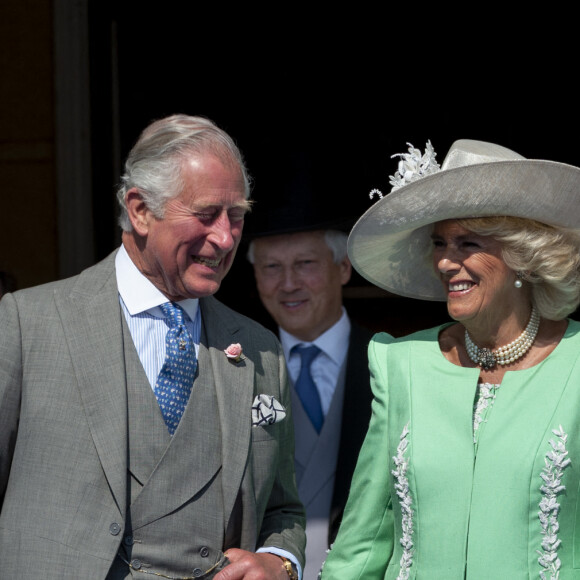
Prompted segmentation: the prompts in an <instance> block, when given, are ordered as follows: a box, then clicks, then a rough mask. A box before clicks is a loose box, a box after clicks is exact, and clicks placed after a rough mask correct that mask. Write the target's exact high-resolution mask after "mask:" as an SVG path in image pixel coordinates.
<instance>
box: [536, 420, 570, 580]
mask: <svg viewBox="0 0 580 580" xmlns="http://www.w3.org/2000/svg"><path fill="white" fill-rule="evenodd" d="M552 433H553V434H554V435H555V436H556V437H557V438H558V441H554V440H553V439H550V446H551V448H552V449H551V451H548V453H546V457H545V459H544V462H545V466H544V469H543V470H542V473H541V474H540V476H541V478H542V480H543V481H544V484H543V485H542V487H540V491H541V492H542V493H543V494H544V497H542V500H541V501H540V511H539V512H538V517H539V518H540V524H541V526H542V535H543V536H544V539H543V541H542V549H541V550H536V551H537V552H538V554H540V557H539V558H538V562H539V563H540V566H542V567H543V568H544V570H541V571H540V578H541V579H542V580H557V579H558V578H559V576H560V566H561V562H560V559H559V558H558V548H559V546H560V544H561V540H559V539H558V529H559V525H558V511H559V509H560V504H559V503H558V501H557V499H556V496H557V495H558V494H559V493H560V492H562V491H564V490H565V489H566V486H565V485H562V474H563V472H564V469H565V468H566V467H567V466H568V465H570V463H571V462H570V459H568V458H567V455H568V451H567V450H566V440H567V439H568V435H567V434H566V433H565V432H564V430H563V429H562V425H560V426H559V428H558V429H553V430H552ZM548 574H549V575H548Z"/></svg>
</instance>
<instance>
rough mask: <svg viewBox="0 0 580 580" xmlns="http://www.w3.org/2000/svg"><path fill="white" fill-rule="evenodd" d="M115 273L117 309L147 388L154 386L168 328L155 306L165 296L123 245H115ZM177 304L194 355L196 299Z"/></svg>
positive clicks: (197, 331)
mask: <svg viewBox="0 0 580 580" xmlns="http://www.w3.org/2000/svg"><path fill="white" fill-rule="evenodd" d="M115 272H116V276H117V288H118V290H119V301H120V303H121V308H122V310H123V314H124V315H125V320H126V321H127V325H128V326H129V331H130V333H131V337H132V339H133V343H134V344H135V348H136V349H137V354H138V355H139V360H140V361H141V364H142V365H143V368H144V369H145V374H146V375H147V378H148V379H149V383H150V384H151V388H153V389H154V388H155V383H156V382H157V377H158V375H159V371H161V367H162V366H163V363H164V361H165V337H166V335H167V328H168V326H167V322H166V321H165V315H164V314H163V312H162V311H161V309H160V308H159V305H160V304H164V303H165V302H168V299H167V297H166V296H165V295H163V294H162V293H161V292H160V291H159V290H158V289H157V288H156V287H155V286H154V285H153V283H152V282H150V281H149V279H147V278H146V277H145V276H144V275H143V274H142V273H141V272H140V271H139V270H138V269H137V266H135V264H134V263H133V261H132V260H131V258H130V257H129V254H127V250H125V247H124V246H121V247H120V248H119V251H118V252H117V255H116V257H115ZM177 304H179V306H181V308H183V310H184V311H185V313H186V314H187V316H186V317H184V318H185V326H186V328H187V330H188V331H189V333H190V334H191V336H192V338H193V342H194V344H195V355H196V356H198V354H199V341H200V336H201V316H200V314H199V300H198V299H197V298H188V299H186V300H180V301H179V302H177Z"/></svg>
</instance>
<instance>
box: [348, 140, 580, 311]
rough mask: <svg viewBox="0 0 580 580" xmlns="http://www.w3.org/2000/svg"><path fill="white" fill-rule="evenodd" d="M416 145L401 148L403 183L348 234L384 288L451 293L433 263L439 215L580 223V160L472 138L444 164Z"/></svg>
mask: <svg viewBox="0 0 580 580" xmlns="http://www.w3.org/2000/svg"><path fill="white" fill-rule="evenodd" d="M427 145H428V153H430V154H431V153H433V151H432V149H430V143H428V144H427ZM429 150H430V151H429ZM409 151H410V153H413V152H414V158H413V159H410V157H411V156H410V155H401V157H402V158H403V161H401V162H400V164H399V172H398V173H397V175H396V176H395V178H393V179H392V181H391V183H394V182H395V181H397V182H398V183H397V185H400V187H399V188H398V189H395V188H393V191H392V192H391V193H389V194H388V195H386V196H384V197H383V198H382V199H380V200H379V201H377V202H376V203H375V204H374V205H373V206H372V207H371V208H370V209H368V210H367V211H366V213H364V214H363V216H362V217H361V218H360V219H359V220H358V222H357V223H356V224H355V226H354V228H353V229H352V231H351V234H350V237H349V241H348V255H349V257H350V260H351V262H352V265H353V266H354V268H356V270H357V271H358V272H359V273H360V274H361V275H362V276H363V277H364V278H366V279H367V280H369V281H370V282H372V283H373V284H375V285H377V286H379V287H380V288H383V289H385V290H388V291H389V292H393V293H395V294H400V295H402V296H408V297H411V298H420V299H423V300H441V301H444V300H446V295H445V292H444V289H443V286H442V284H441V282H440V280H439V279H438V277H437V276H436V275H435V272H434V271H433V267H432V265H431V252H430V249H431V244H432V242H431V239H430V236H431V233H432V229H433V227H432V226H433V224H434V223H435V222H438V221H442V220H447V219H458V218H471V217H489V216H514V217H522V218H529V219H533V220H537V221H539V222H543V223H545V224H549V225H553V226H558V227H563V228H571V229H579V230H580V169H578V168H577V167H573V166H571V165H566V164H564V163H557V162H555V161H542V160H536V159H526V158H525V157H522V156H521V155H519V154H517V153H515V152H514V151H511V150H509V149H506V148H505V147H501V146H499V145H494V144H493V143H485V142H483V141H472V140H467V139H462V140H460V141H456V142H455V143H454V144H453V145H452V146H451V149H450V150H449V153H448V154H447V157H446V158H445V160H444V161H443V163H442V165H441V168H440V169H439V167H438V165H436V164H433V163H432V162H431V163H424V160H425V156H423V160H422V161H421V159H419V158H417V154H419V153H420V152H419V151H417V150H416V149H413V148H412V146H411V147H410V149H409ZM430 157H431V158H433V157H434V155H430ZM405 158H407V161H405ZM413 161H415V165H416V166H417V167H418V168H419V169H421V167H420V166H421V163H422V162H423V164H424V165H430V169H429V170H428V171H426V172H425V173H427V174H426V175H425V176H421V175H418V174H417V172H413V171H412V170H409V171H407V170H408V169H409V165H413ZM428 161H429V160H428ZM431 161H432V159H431ZM434 165H435V167H434ZM411 169H412V168H411ZM407 173H408V174H409V175H410V176H409V175H406V174H407ZM420 173H421V171H419V174H420ZM409 179H410V180H411V182H410V183H407V184H404V183H406V181H408V180H409Z"/></svg>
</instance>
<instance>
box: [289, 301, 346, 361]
mask: <svg viewBox="0 0 580 580" xmlns="http://www.w3.org/2000/svg"><path fill="white" fill-rule="evenodd" d="M279 333H280V342H281V343H282V350H283V351H284V357H285V358H286V360H290V351H291V350H292V348H293V347H294V346H296V345H297V344H303V345H305V346H310V345H311V344H314V345H316V346H317V347H318V348H319V349H320V350H321V351H322V352H324V354H326V355H327V356H328V357H330V358H331V359H332V360H333V361H334V362H336V364H339V365H340V364H342V361H343V360H344V357H345V356H346V353H347V352H348V339H349V336H350V320H349V318H348V315H347V314H346V310H345V309H344V306H343V308H342V316H341V317H340V318H339V320H338V322H336V323H335V324H333V325H332V326H331V327H330V328H329V329H328V330H327V331H326V332H323V333H322V334H321V335H320V336H319V337H318V338H316V339H315V340H313V341H312V342H305V341H304V340H300V339H299V338H296V337H295V336H293V335H292V334H290V333H289V332H286V331H285V330H284V329H283V328H281V327H279Z"/></svg>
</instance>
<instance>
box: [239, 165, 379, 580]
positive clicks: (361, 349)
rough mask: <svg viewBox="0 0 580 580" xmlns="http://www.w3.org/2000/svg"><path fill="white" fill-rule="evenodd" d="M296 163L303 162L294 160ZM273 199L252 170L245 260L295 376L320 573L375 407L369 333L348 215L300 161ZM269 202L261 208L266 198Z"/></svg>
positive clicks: (311, 568)
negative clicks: (336, 209)
mask: <svg viewBox="0 0 580 580" xmlns="http://www.w3.org/2000/svg"><path fill="white" fill-rule="evenodd" d="M297 167H298V168H297ZM293 169H294V171H295V172H294V174H293V175H292V176H288V175H286V178H287V179H288V181H287V182H286V184H283V183H278V190H279V191H278V192H277V195H276V197H275V199H276V200H279V199H282V200H286V203H282V204H281V205H280V204H277V203H276V202H271V201H269V200H271V199H272V198H273V197H274V196H272V197H270V198H266V197H263V198H261V197H260V195H261V194H263V195H264V196H266V195H268V193H269V192H268V191H267V190H268V189H269V188H268V187H267V180H266V179H265V180H264V183H263V184H262V183H261V182H260V175H259V174H257V175H256V185H255V190H254V194H255V197H256V209H255V210H254V211H253V213H252V215H251V217H250V218H249V223H248V225H249V227H250V234H249V235H250V237H251V240H250V245H249V249H248V259H249V261H250V262H251V263H252V264H253V267H254V274H255V279H256V283H257V288H258V293H259V296H260V299H261V301H262V303H263V305H264V307H265V308H266V310H267V311H268V312H269V314H270V315H271V316H272V318H273V319H274V321H275V322H276V324H277V326H278V331H279V336H280V340H281V343H282V347H283V350H284V355H285V357H286V361H287V364H288V370H289V375H290V378H291V382H292V385H293V389H292V413H293V420H294V427H295V434H296V453H295V466H296V478H297V483H298V493H299V495H300V499H301V500H302V502H303V503H304V505H305V508H306V518H307V525H306V536H307V545H306V568H305V571H304V578H305V580H314V579H315V578H316V577H317V574H318V572H319V570H320V566H321V564H322V562H323V561H324V558H325V555H326V550H327V548H328V547H329V545H330V544H331V543H332V541H333V540H334V537H335V536H336V533H337V531H338V527H339V524H340V521H341V517H342V512H343V509H344V505H345V503H346V500H347V497H348V491H349V487H350V481H351V478H352V473H353V471H354V467H355V465H356V460H357V457H358V452H359V449H360V446H361V445H362V442H363V439H364V436H365V434H366V429H367V426H368V422H369V418H370V413H371V399H372V395H371V391H370V383H369V371H368V365H367V345H368V343H369V340H370V338H371V334H372V333H371V332H370V331H368V330H366V329H364V328H362V327H359V326H358V325H356V324H355V323H354V322H353V321H351V320H350V319H349V317H348V314H347V312H346V310H345V308H344V306H343V300H342V288H343V286H344V285H345V284H346V283H347V282H348V281H349V279H350V276H351V265H350V262H349V259H348V256H347V253H346V242H347V237H348V236H347V234H346V233H345V232H344V231H341V230H344V229H346V228H348V227H349V226H350V224H351V220H349V219H343V218H342V217H340V216H333V215H331V214H332V211H331V207H332V206H330V205H327V204H325V203H324V199H323V196H322V195H319V196H318V197H317V196H316V193H319V194H322V193H323V191H324V190H322V189H319V190H318V191H316V190H314V189H313V187H312V186H313V185H314V183H315V181H316V176H315V175H313V174H312V172H311V171H305V170H304V165H301V166H298V165H294V166H293ZM262 202H264V203H263V205H262V207H261V204H262Z"/></svg>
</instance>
